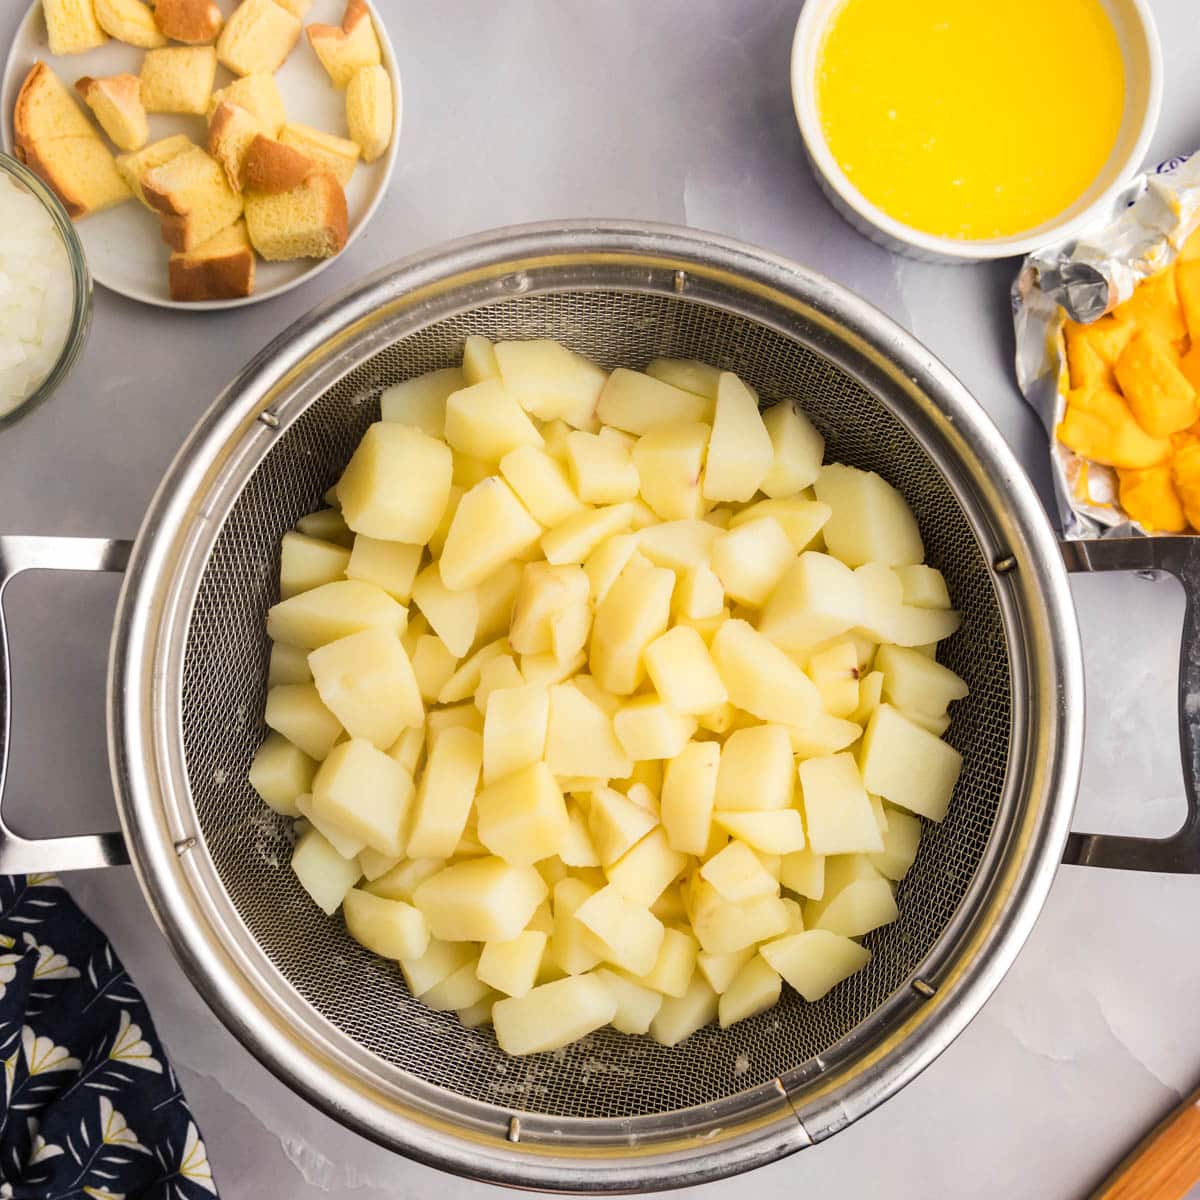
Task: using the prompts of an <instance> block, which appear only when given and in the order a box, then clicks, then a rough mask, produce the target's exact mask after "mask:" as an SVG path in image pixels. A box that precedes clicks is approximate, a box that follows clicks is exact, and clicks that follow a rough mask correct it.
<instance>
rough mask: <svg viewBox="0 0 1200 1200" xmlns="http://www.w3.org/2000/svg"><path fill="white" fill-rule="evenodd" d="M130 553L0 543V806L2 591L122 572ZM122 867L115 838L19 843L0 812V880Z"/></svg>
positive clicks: (124, 855) (53, 541)
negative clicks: (28, 579) (46, 577)
mask: <svg viewBox="0 0 1200 1200" xmlns="http://www.w3.org/2000/svg"><path fill="white" fill-rule="evenodd" d="M132 548H133V543H132V542H119V541H113V540H110V539H108V538H69V537H13V536H3V537H0V801H2V800H3V797H4V784H5V780H6V777H7V774H8V750H9V742H10V732H11V729H12V673H11V671H10V669H9V662H8V631H7V629H6V627H5V623H4V591H5V589H6V588H7V587H8V584H9V581H10V580H12V579H13V578H14V577H15V576H17V575H20V574H21V572H22V571H124V570H125V566H126V564H127V563H128V562H129V552H130V550H131V549H132ZM128 861H129V853H128V851H127V850H126V848H125V838H124V837H123V835H122V834H120V833H89V834H77V835H75V836H72V837H54V838H24V837H21V835H20V834H18V833H14V832H13V831H12V830H11V829H9V827H8V826H7V825H6V824H5V822H4V816H3V813H2V812H0V874H5V875H10V874H11V875H23V874H27V873H31V872H39V873H40V872H47V873H51V872H58V871H81V870H85V869H87V868H89V867H112V866H119V865H121V864H123V863H127V862H128Z"/></svg>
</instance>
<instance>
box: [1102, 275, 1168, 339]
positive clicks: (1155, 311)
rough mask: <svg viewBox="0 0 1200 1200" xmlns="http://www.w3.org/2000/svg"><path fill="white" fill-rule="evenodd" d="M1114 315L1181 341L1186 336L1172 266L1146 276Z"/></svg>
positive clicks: (1160, 335) (1115, 309)
mask: <svg viewBox="0 0 1200 1200" xmlns="http://www.w3.org/2000/svg"><path fill="white" fill-rule="evenodd" d="M1112 315H1113V318H1114V319H1115V320H1117V321H1128V322H1132V323H1133V324H1134V325H1136V326H1137V328H1138V329H1141V330H1147V331H1149V332H1151V333H1156V334H1158V336H1159V337H1161V338H1163V339H1164V340H1165V341H1168V342H1179V341H1182V339H1183V338H1185V337H1186V336H1187V325H1186V324H1185V323H1184V319H1183V309H1182V308H1181V307H1180V304H1179V292H1178V291H1177V289H1176V283H1175V271H1174V270H1173V269H1172V268H1168V269H1167V270H1165V271H1159V273H1158V274H1157V275H1151V276H1150V278H1149V279H1143V280H1142V282H1141V283H1139V284H1138V285H1137V287H1136V288H1134V290H1133V295H1132V296H1130V297H1129V299H1128V300H1126V301H1125V303H1124V304H1119V305H1117V307H1116V308H1114V309H1113V313H1112Z"/></svg>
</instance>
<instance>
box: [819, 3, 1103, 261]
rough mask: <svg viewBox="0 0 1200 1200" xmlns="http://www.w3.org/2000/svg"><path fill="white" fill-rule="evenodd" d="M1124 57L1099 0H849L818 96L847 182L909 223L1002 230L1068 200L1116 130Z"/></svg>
mask: <svg viewBox="0 0 1200 1200" xmlns="http://www.w3.org/2000/svg"><path fill="white" fill-rule="evenodd" d="M1124 92H1125V69H1124V64H1123V62H1122V59H1121V50H1120V46H1119V45H1118V43H1117V37H1116V33H1115V31H1114V30H1113V27H1112V24H1111V22H1110V21H1109V19H1108V16H1107V15H1106V14H1105V12H1104V9H1103V8H1102V6H1101V5H1100V3H1099V0H846V3H845V5H844V6H843V7H842V8H841V9H840V10H838V12H837V13H836V14H835V15H834V17H833V20H832V22H831V24H830V27H829V29H828V31H827V33H826V35H825V40H824V44H823V46H822V49H821V55H820V61H819V65H818V77H817V107H818V111H819V113H820V118H821V125H822V128H823V130H824V133H825V140H826V142H827V144H828V146H829V149H830V151H831V152H832V154H833V156H834V158H835V159H836V160H837V162H838V164H839V165H840V166H841V168H842V170H843V171H844V172H845V173H846V175H847V177H848V178H849V180H850V182H851V183H852V184H853V185H854V187H855V188H856V189H857V190H858V191H859V192H861V193H862V194H863V196H865V197H866V198H867V199H868V200H870V201H871V202H872V203H874V204H875V205H876V206H878V207H879V208H881V209H882V210H883V211H884V212H885V213H887V214H888V215H889V216H890V217H893V218H895V219H896V220H898V221H901V222H903V223H904V224H905V225H909V226H911V227H912V228H914V229H919V230H922V231H924V232H926V233H932V234H936V235H938V236H941V237H954V238H963V239H977V238H995V237H1008V236H1011V235H1013V234H1017V233H1021V232H1022V231H1024V230H1027V229H1031V228H1033V227H1034V226H1036V225H1040V224H1041V223H1042V222H1043V221H1047V220H1049V219H1050V218H1052V217H1054V216H1056V215H1057V214H1059V213H1061V212H1063V211H1064V210H1065V209H1067V208H1069V207H1070V206H1071V205H1072V204H1073V203H1074V202H1075V201H1076V200H1078V199H1079V198H1080V197H1081V196H1082V195H1083V194H1084V192H1086V191H1087V189H1088V187H1089V186H1090V185H1091V183H1092V182H1093V181H1094V180H1095V178H1096V176H1097V175H1098V173H1099V171H1100V168H1101V167H1102V166H1103V165H1104V162H1105V160H1106V159H1107V158H1108V156H1109V154H1110V152H1111V151H1112V148H1113V144H1114V143H1115V142H1116V139H1117V132H1118V130H1119V128H1120V125H1121V114H1122V108H1123V102H1124Z"/></svg>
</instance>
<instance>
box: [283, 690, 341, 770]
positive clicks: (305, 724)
mask: <svg viewBox="0 0 1200 1200" xmlns="http://www.w3.org/2000/svg"><path fill="white" fill-rule="evenodd" d="M263 720H264V721H265V722H266V723H267V725H268V726H269V727H270V728H271V729H274V730H275V731H276V732H277V733H281V734H283V736H284V737H285V738H287V740H288V741H289V742H292V743H293V744H294V745H296V746H299V747H300V749H301V750H303V751H304V753H305V754H307V755H308V757H309V758H311V759H315V760H316V761H318V762H319V761H320V760H321V759H323V758H325V757H326V755H328V753H329V752H330V750H332V749H333V744H334V743H335V742H336V741H337V740H338V738H339V737H341V735H342V724H341V722H340V721H339V720H338V719H337V717H335V716H334V715H333V713H331V712H330V711H329V709H327V708H326V707H325V705H324V704H323V703H322V702H321V697H320V695H318V693H317V689H316V688H315V687H314V686H313V685H312V684H311V683H281V684H279V685H277V686H276V687H273V688H271V689H270V690H269V691H268V692H267V704H266V710H265V712H264V714H263Z"/></svg>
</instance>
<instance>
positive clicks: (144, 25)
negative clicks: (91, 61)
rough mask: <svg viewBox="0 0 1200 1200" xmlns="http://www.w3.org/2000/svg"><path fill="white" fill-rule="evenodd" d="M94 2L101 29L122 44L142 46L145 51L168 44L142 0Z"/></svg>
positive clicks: (101, 0)
mask: <svg viewBox="0 0 1200 1200" xmlns="http://www.w3.org/2000/svg"><path fill="white" fill-rule="evenodd" d="M93 3H94V8H95V13H96V20H97V22H98V23H99V25H100V28H101V29H103V30H104V32H105V33H107V34H108V35H109V37H114V38H116V39H117V41H118V42H125V43H126V44H127V45H129V46H138V47H140V48H141V49H142V50H153V49H154V48H155V47H156V46H165V45H166V44H167V39H166V38H165V37H163V35H162V33H161V31H160V30H159V28H158V25H157V24H155V21H154V14H153V13H152V12H151V11H150V10H149V9H148V8H147V7H146V6H145V5H144V4H143V3H142V0H93Z"/></svg>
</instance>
